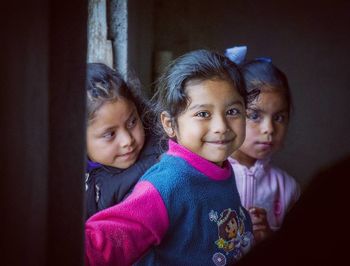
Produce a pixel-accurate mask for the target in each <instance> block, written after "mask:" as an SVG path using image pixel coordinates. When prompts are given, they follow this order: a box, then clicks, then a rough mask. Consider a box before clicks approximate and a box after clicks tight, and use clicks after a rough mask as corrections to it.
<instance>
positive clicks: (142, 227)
mask: <svg viewBox="0 0 350 266" xmlns="http://www.w3.org/2000/svg"><path fill="white" fill-rule="evenodd" d="M168 227H169V219H168V213H167V210H166V207H165V205H164V202H163V200H162V198H161V196H160V194H159V192H158V191H157V190H156V189H155V187H154V186H153V185H152V184H151V183H149V182H146V181H142V182H140V183H138V184H137V185H136V186H135V188H134V191H133V192H132V193H131V194H130V196H129V197H128V198H127V199H126V200H124V201H123V202H121V203H120V204H117V205H115V206H113V207H111V208H108V209H105V210H103V211H101V212H99V213H96V214H95V215H93V216H92V217H90V219H88V220H87V221H86V224H85V259H86V265H131V264H133V263H134V262H136V261H137V260H138V259H139V258H140V257H141V256H142V255H143V254H144V253H146V252H147V251H148V250H149V249H150V248H151V246H153V245H157V244H159V243H160V241H161V240H162V238H163V236H164V234H165V232H166V231H167V229H168Z"/></svg>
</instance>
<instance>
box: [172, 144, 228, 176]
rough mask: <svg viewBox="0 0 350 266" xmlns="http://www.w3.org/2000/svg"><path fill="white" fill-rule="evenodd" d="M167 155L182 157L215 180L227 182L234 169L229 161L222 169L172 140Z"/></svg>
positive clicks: (225, 162)
mask: <svg viewBox="0 0 350 266" xmlns="http://www.w3.org/2000/svg"><path fill="white" fill-rule="evenodd" d="M167 154H169V155H173V156H177V157H181V158H182V159H184V160H186V161H187V162H188V163H189V164H190V165H192V166H193V167H194V168H196V169H197V170H198V171H200V172H201V173H203V174H205V175H206V176H208V177H209V178H211V179H214V180H225V179H227V178H229V177H230V176H231V174H232V168H231V165H230V163H229V162H228V160H226V161H224V163H223V167H222V168H221V167H219V166H217V165H216V164H214V163H212V162H210V161H208V160H206V159H204V158H203V157H201V156H199V155H198V154H195V153H193V152H191V151H190V150H188V149H186V148H185V147H183V146H181V145H180V144H178V143H176V142H175V141H172V140H169V150H168V152H167Z"/></svg>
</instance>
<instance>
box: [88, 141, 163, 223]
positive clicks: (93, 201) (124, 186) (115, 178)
mask: <svg viewBox="0 0 350 266" xmlns="http://www.w3.org/2000/svg"><path fill="white" fill-rule="evenodd" d="M160 154H161V149H160V147H159V145H158V142H157V140H156V138H155V137H154V136H148V137H147V136H146V141H145V145H144V147H143V149H142V150H141V152H140V155H139V158H138V159H137V161H136V163H135V164H133V165H132V166H130V167H129V168H127V169H119V168H115V167H111V166H104V165H101V166H100V167H97V168H94V169H93V170H91V171H90V172H87V173H86V181H85V185H86V186H85V188H86V196H85V197H86V218H89V217H90V216H91V215H93V214H94V213H96V212H98V211H100V210H103V209H106V208H108V207H111V206H113V205H115V204H117V203H119V202H120V201H122V200H123V199H124V198H125V197H126V196H127V195H128V194H129V193H130V192H131V190H132V188H133V187H134V186H135V184H136V183H137V181H138V180H139V179H140V177H141V176H142V175H143V174H144V173H145V172H146V170H148V168H150V167H151V166H152V165H153V164H155V163H157V162H158V158H159V156H160Z"/></svg>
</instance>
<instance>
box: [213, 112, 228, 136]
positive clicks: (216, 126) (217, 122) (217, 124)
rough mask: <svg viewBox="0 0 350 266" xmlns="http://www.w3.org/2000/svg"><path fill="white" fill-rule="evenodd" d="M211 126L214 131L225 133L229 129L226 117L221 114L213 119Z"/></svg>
mask: <svg viewBox="0 0 350 266" xmlns="http://www.w3.org/2000/svg"><path fill="white" fill-rule="evenodd" d="M212 126H213V131H214V132H215V133H225V132H226V131H228V130H229V127H228V125H227V121H226V119H225V118H224V117H221V116H220V117H216V118H214V119H213V125H212Z"/></svg>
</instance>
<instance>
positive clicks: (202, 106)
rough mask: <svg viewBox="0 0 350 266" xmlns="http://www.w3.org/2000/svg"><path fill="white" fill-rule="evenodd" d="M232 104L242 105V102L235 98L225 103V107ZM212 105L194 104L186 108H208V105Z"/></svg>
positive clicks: (209, 105) (210, 105)
mask: <svg viewBox="0 0 350 266" xmlns="http://www.w3.org/2000/svg"><path fill="white" fill-rule="evenodd" d="M232 105H241V106H243V103H242V101H240V100H237V101H233V102H230V103H229V104H227V105H226V107H228V106H232ZM212 106H213V105H212V104H195V105H193V106H191V107H190V108H188V110H194V109H202V108H209V107H212Z"/></svg>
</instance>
